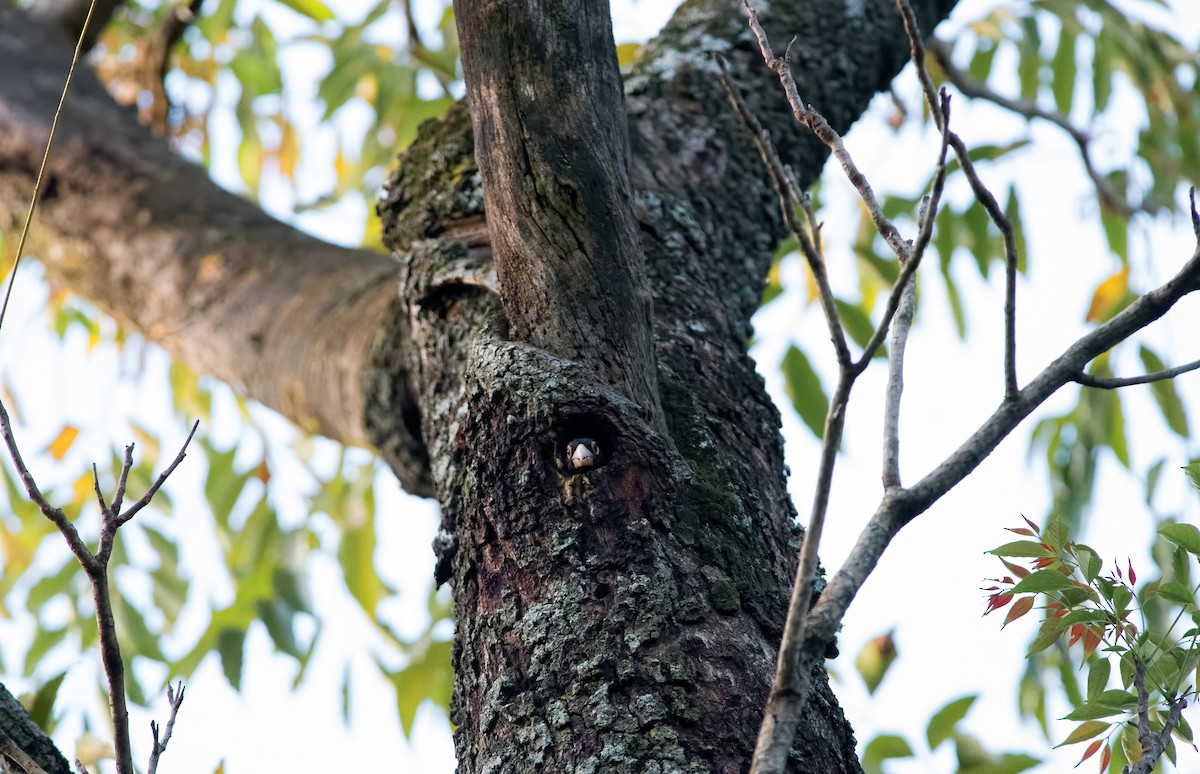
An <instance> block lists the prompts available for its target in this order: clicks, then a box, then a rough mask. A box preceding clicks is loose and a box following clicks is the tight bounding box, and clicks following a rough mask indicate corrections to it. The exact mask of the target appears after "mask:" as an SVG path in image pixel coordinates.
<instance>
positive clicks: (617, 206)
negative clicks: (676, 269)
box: [455, 0, 662, 426]
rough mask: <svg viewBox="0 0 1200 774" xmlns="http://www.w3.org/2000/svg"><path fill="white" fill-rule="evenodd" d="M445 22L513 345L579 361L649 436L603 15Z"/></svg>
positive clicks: (622, 128) (498, 10)
mask: <svg viewBox="0 0 1200 774" xmlns="http://www.w3.org/2000/svg"><path fill="white" fill-rule="evenodd" d="M455 19H456V22H457V24H458V34H459V45H460V50H461V54H462V62H463V73H464V76H465V80H466V83H467V99H468V101H469V103H470V106H471V118H472V121H473V123H474V129H475V160H476V163H477V164H478V165H479V170H480V172H481V173H482V175H483V191H484V197H485V202H486V209H487V211H488V213H489V216H488V229H489V232H490V233H491V238H492V257H493V260H494V261H495V265H496V274H497V275H498V276H499V279H500V293H501V297H502V298H503V299H504V310H505V313H506V317H507V318H508V322H509V325H510V326H511V332H512V336H513V337H514V338H515V339H516V340H518V341H526V342H528V343H530V344H533V345H534V346H537V347H541V348H542V349H545V350H548V351H550V352H554V353H555V354H558V355H561V356H563V357H567V358H570V359H571V360H574V361H576V362H578V363H579V364H580V365H582V366H583V367H584V368H585V369H586V370H587V371H589V372H591V373H593V374H594V375H595V376H596V378H598V379H600V380H601V381H603V382H605V383H608V384H611V385H614V386H616V387H617V388H618V389H620V390H621V391H622V392H624V393H625V394H626V395H628V396H629V397H630V398H632V399H633V400H634V401H635V402H636V403H638V404H639V405H641V406H642V408H643V410H644V411H645V416H646V417H647V418H648V419H650V420H651V422H652V424H655V425H659V426H661V424H662V408H661V406H660V405H659V399H658V388H657V385H656V379H657V373H656V367H655V359H654V351H653V348H652V346H651V325H650V293H649V288H648V287H647V283H646V270H645V259H644V257H643V255H642V246H641V240H640V237H639V234H638V230H637V222H636V220H635V219H634V213H633V208H632V201H631V193H630V188H629V172H628V167H629V138H628V134H627V123H626V118H625V109H624V108H625V105H624V99H623V97H622V89H621V75H620V69H619V67H618V65H617V55H616V44H615V43H614V42H613V37H612V19H611V17H610V16H609V9H608V5H607V4H606V3H596V2H587V1H586V0H522V1H518V2H506V1H504V0H460V2H459V3H457V4H456V5H455ZM550 105H553V106H554V107H553V108H552V109H547V108H548V106H550ZM614 353H621V354H620V356H619V357H613V354H614Z"/></svg>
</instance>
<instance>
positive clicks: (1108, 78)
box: [1092, 28, 1117, 113]
mask: <svg viewBox="0 0 1200 774" xmlns="http://www.w3.org/2000/svg"><path fill="white" fill-rule="evenodd" d="M1116 58H1117V50H1116V47H1115V46H1114V45H1113V40H1112V36H1111V35H1110V34H1109V33H1108V32H1107V31H1106V30H1105V29H1104V28H1101V30H1100V34H1099V35H1097V36H1096V37H1095V51H1094V56H1093V57H1092V106H1093V107H1092V109H1093V110H1095V112H1097V113H1102V112H1103V111H1104V109H1105V108H1106V107H1108V98H1109V96H1110V95H1111V94H1112V81H1113V61H1114V60H1115V59H1116Z"/></svg>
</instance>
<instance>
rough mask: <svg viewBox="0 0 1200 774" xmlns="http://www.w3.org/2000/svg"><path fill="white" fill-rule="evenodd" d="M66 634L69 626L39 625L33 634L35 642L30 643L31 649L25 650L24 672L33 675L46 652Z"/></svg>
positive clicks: (22, 669)
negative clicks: (52, 626)
mask: <svg viewBox="0 0 1200 774" xmlns="http://www.w3.org/2000/svg"><path fill="white" fill-rule="evenodd" d="M66 635H67V627H65V626H62V627H59V628H57V629H50V628H48V627H45V626H39V627H38V629H37V632H36V633H34V635H33V642H31V643H30V644H29V650H27V651H25V663H24V665H23V666H22V668H21V671H22V673H23V674H25V675H32V674H33V672H34V670H35V669H37V666H38V664H40V663H41V662H42V659H43V658H44V657H45V656H46V654H47V653H49V652H50V650H51V649H52V648H54V646H55V645H58V644H59V643H60V642H62V641H63V639H65V638H66Z"/></svg>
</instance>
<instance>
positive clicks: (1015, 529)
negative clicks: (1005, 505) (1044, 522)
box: [1005, 527, 1037, 537]
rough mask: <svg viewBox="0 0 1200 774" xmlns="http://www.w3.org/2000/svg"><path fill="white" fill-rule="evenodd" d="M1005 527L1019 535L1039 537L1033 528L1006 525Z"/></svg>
mask: <svg viewBox="0 0 1200 774" xmlns="http://www.w3.org/2000/svg"><path fill="white" fill-rule="evenodd" d="M1005 529H1007V530H1008V531H1009V532H1015V533H1016V534H1018V535H1025V536H1026V537H1037V535H1036V534H1035V533H1034V531H1033V530H1031V529H1028V528H1026V527H1005Z"/></svg>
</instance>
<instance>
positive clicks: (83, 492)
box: [71, 470, 96, 505]
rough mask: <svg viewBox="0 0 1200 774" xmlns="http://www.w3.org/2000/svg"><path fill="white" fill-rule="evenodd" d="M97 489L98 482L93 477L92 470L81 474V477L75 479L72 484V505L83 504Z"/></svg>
mask: <svg viewBox="0 0 1200 774" xmlns="http://www.w3.org/2000/svg"><path fill="white" fill-rule="evenodd" d="M95 489H96V484H95V481H94V480H93V479H92V472H91V471H90V470H89V471H88V472H86V473H81V474H79V478H77V479H75V483H74V484H72V485H71V505H81V504H82V503H83V502H84V501H85V500H87V498H89V497H91V496H92V492H93V491H95Z"/></svg>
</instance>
